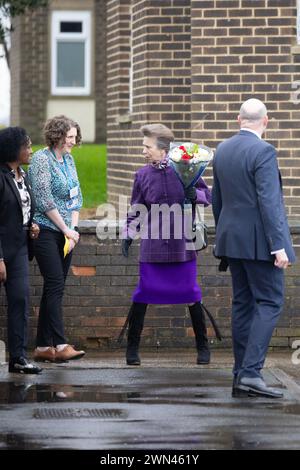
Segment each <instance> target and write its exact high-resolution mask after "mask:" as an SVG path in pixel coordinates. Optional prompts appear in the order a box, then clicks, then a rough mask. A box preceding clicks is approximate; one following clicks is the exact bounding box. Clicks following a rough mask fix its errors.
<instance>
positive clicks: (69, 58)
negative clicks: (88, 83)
mask: <svg viewBox="0 0 300 470" xmlns="http://www.w3.org/2000/svg"><path fill="white" fill-rule="evenodd" d="M84 83H85V75H84V42H83V41H78V42H58V43H57V86H59V87H84Z"/></svg>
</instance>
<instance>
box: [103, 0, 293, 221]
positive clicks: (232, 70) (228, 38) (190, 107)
mask: <svg viewBox="0 0 300 470" xmlns="http://www.w3.org/2000/svg"><path fill="white" fill-rule="evenodd" d="M133 3H134V7H133V10H132V36H133V43H132V53H133V109H132V113H131V116H130V119H127V121H126V119H125V121H126V122H124V119H123V122H122V123H120V122H118V116H119V115H120V114H121V115H124V114H126V113H128V102H129V96H128V89H129V88H128V87H129V73H128V70H129V61H130V41H129V34H130V31H129V26H128V25H129V24H130V20H131V19H130V8H129V4H130V2H129V1H122V0H111V1H108V2H107V8H108V15H109V18H110V20H109V22H108V24H112V25H113V26H112V28H110V32H109V34H108V62H109V64H110V65H109V72H108V82H109V83H108V108H109V112H108V192H109V199H110V201H112V202H115V201H116V200H117V195H118V194H119V193H121V194H129V193H130V187H131V184H132V178H133V172H134V171H135V169H136V168H138V167H139V166H140V165H142V164H143V159H142V157H141V142H142V139H141V137H140V135H139V133H138V128H139V127H140V125H141V124H143V123H145V122H157V121H162V122H164V123H165V124H167V125H169V126H170V127H171V128H172V129H173V131H174V132H175V134H176V138H177V139H178V140H179V139H181V138H187V139H188V138H192V139H193V140H196V141H199V142H204V143H206V144H208V145H210V146H212V147H215V146H216V145H217V144H218V143H219V142H220V141H222V140H223V139H224V138H226V137H229V136H231V135H232V134H234V133H235V132H236V130H237V129H238V127H237V122H236V117H237V114H238V110H239V107H240V105H241V103H242V102H243V101H244V100H246V99H248V98H250V97H252V96H256V97H257V98H260V99H261V100H263V101H264V102H265V103H266V105H267V107H268V109H269V116H270V124H269V130H268V132H267V133H266V136H265V137H266V139H267V140H269V141H270V142H271V143H272V144H274V145H275V146H276V148H277V149H278V151H279V164H280V168H281V171H282V175H283V184H284V193H285V197H286V199H285V201H286V205H287V207H288V213H289V216H290V219H294V220H296V221H297V220H299V216H300V158H299V157H300V153H299V152H300V151H299V147H300V145H299V144H300V142H299V138H300V119H299V117H300V111H299V104H294V103H293V102H292V100H291V94H292V92H293V89H292V83H293V82H295V81H297V80H299V79H300V49H299V48H297V47H294V46H295V43H296V16H297V11H296V0H201V1H196V0H153V1H150V0H149V1H146V0H140V1H137V2H133ZM118 19H119V20H118ZM116 51H119V55H118V54H117V53H116ZM117 71H118V72H117ZM110 75H111V76H110ZM123 118H124V116H123ZM206 177H207V181H208V183H211V172H210V170H208V171H207V173H206Z"/></svg>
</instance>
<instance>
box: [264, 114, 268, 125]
mask: <svg viewBox="0 0 300 470" xmlns="http://www.w3.org/2000/svg"><path fill="white" fill-rule="evenodd" d="M268 122H269V117H268V115H266V116H265V117H264V125H265V127H267V125H268Z"/></svg>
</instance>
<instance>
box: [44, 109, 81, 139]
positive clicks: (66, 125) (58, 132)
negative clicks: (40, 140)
mask: <svg viewBox="0 0 300 470" xmlns="http://www.w3.org/2000/svg"><path fill="white" fill-rule="evenodd" d="M72 127H75V128H76V129H77V137H76V145H80V144H81V140H82V136H81V129H80V126H79V124H78V123H77V122H75V121H73V120H72V119H70V118H68V117H66V116H63V115H61V116H55V117H54V118H51V119H48V121H46V123H45V126H44V138H45V142H46V144H47V145H48V147H56V146H57V145H58V144H60V143H61V142H62V141H64V140H65V138H66V137H67V133H68V132H69V130H70V129H72Z"/></svg>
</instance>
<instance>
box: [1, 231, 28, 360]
mask: <svg viewBox="0 0 300 470" xmlns="http://www.w3.org/2000/svg"><path fill="white" fill-rule="evenodd" d="M5 265H6V273H7V281H6V283H5V290H6V296H7V335H8V351H9V356H10V358H18V357H20V356H23V357H26V347H27V325H28V312H29V262H28V251H27V233H26V232H25V231H24V243H23V245H22V247H21V248H20V250H19V251H18V253H17V254H16V256H15V257H14V258H13V259H12V260H10V261H8V262H5Z"/></svg>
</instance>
